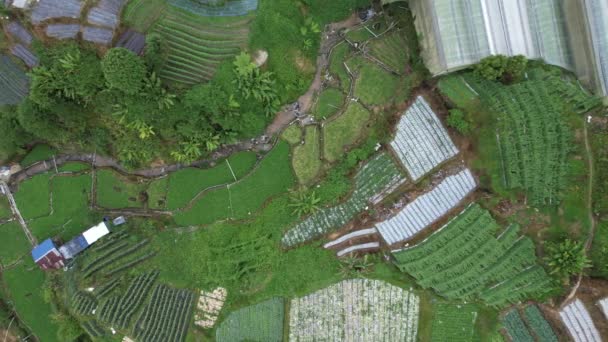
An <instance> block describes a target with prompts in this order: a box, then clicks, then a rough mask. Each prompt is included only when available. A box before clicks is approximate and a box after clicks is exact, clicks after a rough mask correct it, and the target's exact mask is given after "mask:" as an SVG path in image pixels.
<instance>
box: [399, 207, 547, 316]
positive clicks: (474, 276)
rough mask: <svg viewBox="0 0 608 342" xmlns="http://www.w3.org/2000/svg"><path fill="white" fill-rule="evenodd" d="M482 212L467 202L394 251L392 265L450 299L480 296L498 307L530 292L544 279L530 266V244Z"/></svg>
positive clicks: (515, 229) (532, 258)
mask: <svg viewBox="0 0 608 342" xmlns="http://www.w3.org/2000/svg"><path fill="white" fill-rule="evenodd" d="M499 229H500V226H499V225H498V224H497V223H496V221H495V220H494V219H493V218H492V216H491V215H490V213H489V212H488V211H487V210H484V209H482V208H481V207H480V206H479V205H477V204H473V205H471V206H469V207H468V208H467V209H465V210H464V211H463V212H462V213H461V214H460V215H458V216H457V217H456V218H455V219H453V220H452V221H450V222H449V223H448V224H446V225H445V226H444V227H442V228H441V229H440V230H439V231H437V232H436V233H434V234H433V235H431V236H430V237H429V238H427V239H426V240H424V241H422V242H420V243H419V244H417V245H415V246H413V247H410V248H405V249H402V250H399V251H395V252H394V253H393V254H394V256H395V263H396V265H397V266H398V267H399V269H400V270H401V271H403V272H407V273H409V274H411V275H412V276H414V277H415V278H416V279H418V283H419V284H420V285H421V286H422V287H424V288H433V289H434V290H435V291H437V292H438V293H439V294H440V295H442V296H444V297H446V298H450V299H456V298H458V299H465V300H472V299H474V298H475V297H481V298H482V299H484V300H485V301H486V302H487V303H488V304H490V305H495V306H502V305H504V304H507V303H509V302H516V301H518V300H521V299H523V298H525V297H526V296H529V295H533V294H536V293H538V292H541V291H542V290H543V287H544V286H546V285H547V283H548V282H549V281H550V279H549V277H548V276H547V274H546V273H545V271H544V270H543V269H542V267H540V266H538V265H536V263H535V260H536V255H535V248H534V243H533V242H532V241H531V240H530V239H529V238H526V237H520V238H518V230H519V227H518V226H515V225H511V226H509V227H508V228H507V229H505V230H504V231H503V232H502V234H500V235H499V237H498V238H497V237H496V233H497V232H498V231H499Z"/></svg>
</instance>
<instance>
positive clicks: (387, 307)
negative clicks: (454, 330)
mask: <svg viewBox="0 0 608 342" xmlns="http://www.w3.org/2000/svg"><path fill="white" fill-rule="evenodd" d="M419 304H420V299H419V298H418V296H417V295H416V294H414V293H412V292H410V291H406V290H403V289H402V288H399V287H396V286H393V285H390V284H388V283H385V282H383V281H380V280H369V279H351V280H344V281H342V282H340V283H338V284H335V285H332V286H330V287H328V288H325V289H323V290H319V291H317V292H315V293H313V294H310V295H308V296H305V297H302V298H296V299H294V300H292V301H291V305H290V312H289V340H290V341H321V340H322V341H355V340H359V341H416V339H417V334H418V316H419Z"/></svg>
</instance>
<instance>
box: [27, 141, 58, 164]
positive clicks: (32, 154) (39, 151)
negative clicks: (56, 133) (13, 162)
mask: <svg viewBox="0 0 608 342" xmlns="http://www.w3.org/2000/svg"><path fill="white" fill-rule="evenodd" d="M56 153H57V151H56V150H55V149H54V148H52V147H50V146H49V145H45V144H38V145H36V146H34V148H33V149H32V150H31V151H29V152H28V153H27V154H26V155H25V157H23V159H22V160H21V161H20V162H19V164H21V167H28V166H31V165H33V164H35V163H37V162H41V161H44V160H48V159H51V158H53V155H55V154H56Z"/></svg>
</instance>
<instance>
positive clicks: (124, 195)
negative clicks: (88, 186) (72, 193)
mask: <svg viewBox="0 0 608 342" xmlns="http://www.w3.org/2000/svg"><path fill="white" fill-rule="evenodd" d="M96 182H97V186H96V189H97V204H98V205H99V206H101V207H104V208H108V209H120V208H139V207H143V205H144V199H143V197H142V194H143V193H144V192H145V190H146V186H147V184H146V183H145V182H144V181H143V180H139V179H137V180H129V179H126V178H125V177H123V176H121V175H120V174H118V173H116V172H114V171H112V170H99V171H97V175H96Z"/></svg>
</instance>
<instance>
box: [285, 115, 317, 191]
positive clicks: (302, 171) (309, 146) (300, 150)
mask: <svg viewBox="0 0 608 342" xmlns="http://www.w3.org/2000/svg"><path fill="white" fill-rule="evenodd" d="M319 138H320V137H319V129H318V128H317V127H316V126H308V127H306V140H305V142H304V145H299V146H296V147H295V148H294V149H293V158H292V164H293V169H294V172H295V174H296V176H297V177H298V180H299V181H300V183H302V184H310V183H311V182H312V181H314V180H315V179H316V177H317V175H318V174H319V171H320V170H321V151H320V146H319V145H320V141H319Z"/></svg>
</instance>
